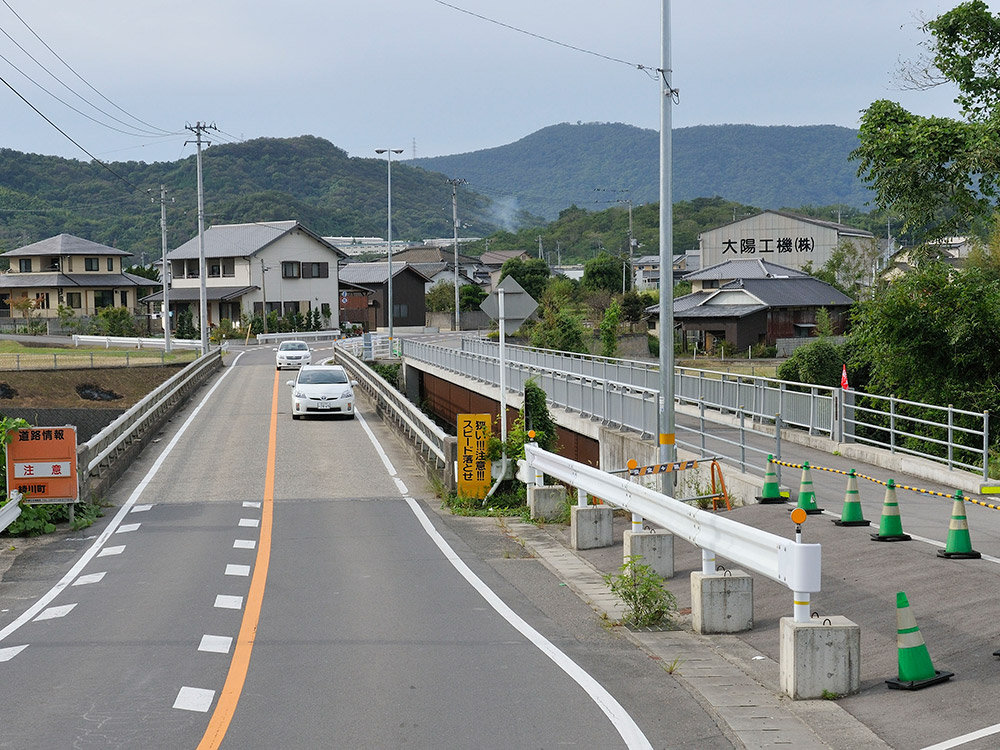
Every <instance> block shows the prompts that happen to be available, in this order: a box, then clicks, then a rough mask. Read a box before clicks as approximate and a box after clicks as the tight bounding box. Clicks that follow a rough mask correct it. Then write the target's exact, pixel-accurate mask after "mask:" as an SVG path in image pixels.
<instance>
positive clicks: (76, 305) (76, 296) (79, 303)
mask: <svg viewBox="0 0 1000 750" xmlns="http://www.w3.org/2000/svg"><path fill="white" fill-rule="evenodd" d="M66 304H67V305H69V306H70V307H72V308H73V309H74V310H79V309H80V308H81V307H83V294H82V293H80V292H66Z"/></svg>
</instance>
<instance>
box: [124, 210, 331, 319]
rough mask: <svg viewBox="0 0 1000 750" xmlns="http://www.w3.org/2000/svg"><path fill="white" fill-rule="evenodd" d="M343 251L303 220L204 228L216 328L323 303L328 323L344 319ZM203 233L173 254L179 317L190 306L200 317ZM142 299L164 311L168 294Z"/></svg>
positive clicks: (172, 295)
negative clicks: (222, 323)
mask: <svg viewBox="0 0 1000 750" xmlns="http://www.w3.org/2000/svg"><path fill="white" fill-rule="evenodd" d="M344 257H346V256H345V254H344V253H342V252H341V251H340V250H338V249H337V248H336V247H334V246H333V245H331V244H330V243H329V242H327V241H326V240H324V239H323V238H322V237H320V236H319V235H317V234H315V233H314V232H312V231H310V230H309V229H307V228H306V227H305V226H303V225H302V224H300V223H299V222H298V221H265V222H256V223H252V224H218V225H215V226H212V227H209V228H208V229H206V230H205V267H206V276H205V297H206V302H207V308H208V309H207V319H208V323H209V325H210V326H214V325H218V323H219V321H220V320H222V319H223V318H228V319H229V320H232V321H234V322H239V320H240V317H241V315H243V314H246V315H259V314H261V313H262V312H267V313H270V312H277V313H278V314H279V315H284V314H286V313H292V312H300V313H302V314H303V315H305V314H306V313H308V312H309V311H310V310H313V309H318V310H319V311H320V314H321V315H322V316H323V319H324V320H325V321H328V323H327V325H329V326H330V327H331V328H337V327H339V325H340V316H339V311H338V297H339V281H338V272H337V266H338V263H339V261H340V260H341V259H342V258H344ZM199 258H200V249H199V239H198V237H197V236H195V237H193V238H191V239H190V240H188V241H187V242H185V243H184V244H183V245H181V246H180V247H178V248H177V249H175V250H171V251H170V252H169V253H167V267H168V269H169V273H170V289H169V303H170V310H171V313H172V314H173V319H174V320H175V321H176V320H177V315H178V313H179V312H180V311H181V310H183V309H185V308H189V309H190V310H191V313H192V317H193V318H194V320H196V321H197V320H199V319H200V310H199V302H200V299H201V277H200V268H199ZM142 302H145V303H148V304H150V305H152V307H153V309H154V310H156V311H159V310H160V308H161V306H162V304H163V294H162V292H157V293H155V294H151V295H149V296H148V297H144V298H143V299H142Z"/></svg>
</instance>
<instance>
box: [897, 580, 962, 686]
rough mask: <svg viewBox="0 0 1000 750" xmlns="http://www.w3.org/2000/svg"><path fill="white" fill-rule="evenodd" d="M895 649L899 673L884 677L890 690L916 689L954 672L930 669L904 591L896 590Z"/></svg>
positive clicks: (946, 677)
mask: <svg viewBox="0 0 1000 750" xmlns="http://www.w3.org/2000/svg"><path fill="white" fill-rule="evenodd" d="M896 649H897V651H898V655H899V677H898V678H896V679H894V680H886V681H885V684H886V685H888V686H889V687H890V688H892V689H893V690H920V688H925V687H930V686H931V685H936V684H937V683H939V682H944V681H945V680H950V679H951V678H952V677H954V676H955V673H954V672H944V671H941V670H938V669H934V665H933V664H932V663H931V655H930V654H929V653H928V651H927V644H925V643H924V637H923V636H922V635H920V628H918V627H917V619H916V618H915V617H914V616H913V613H912V612H910V602H909V601H908V600H907V598H906V594H904V593H903V592H902V591H900V592H899V593H898V594H896Z"/></svg>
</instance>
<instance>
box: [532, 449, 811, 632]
mask: <svg viewBox="0 0 1000 750" xmlns="http://www.w3.org/2000/svg"><path fill="white" fill-rule="evenodd" d="M524 455H525V459H526V464H527V467H528V472H527V473H528V476H529V477H531V476H535V475H541V474H548V475H549V476H551V477H553V478H555V479H557V480H558V481H560V482H565V483H566V484H568V485H570V486H572V487H575V488H577V489H579V490H583V491H584V492H586V493H588V494H590V495H594V496H595V497H600V498H601V499H602V500H603V501H604V502H605V503H607V504H609V505H612V506H614V507H616V508H622V509H624V510H627V511H629V512H631V513H633V514H635V515H638V516H641V517H642V518H644V519H649V520H650V521H652V522H653V523H655V524H656V525H658V526H661V527H663V528H664V529H666V530H667V531H669V532H670V533H672V534H674V535H676V536H678V537H680V538H681V539H685V540H686V541H688V542H690V543H691V544H693V545H695V546H696V547H700V548H701V550H702V560H703V561H708V560H713V559H714V558H715V555H716V554H718V555H720V556H722V557H724V558H726V559H727V560H731V561H733V562H734V563H737V564H738V565H740V566H742V567H745V568H749V569H750V570H752V571H754V572H756V573H760V574H761V575H763V576H766V577H767V578H770V579H771V580H773V581H777V582H778V583H781V584H783V585H785V586H787V587H788V589H789V590H790V591H792V592H793V602H794V604H793V612H794V615H795V621H796V622H808V621H809V601H810V597H809V594H814V593H817V592H819V590H820V571H821V565H820V558H821V555H820V545H818V544H803V543H801V542H797V541H794V540H791V539H786V538H785V537H782V536H778V535H777V534H772V533H770V532H768V531H761V530H760V529H756V528H754V527H752V526H746V525H744V524H741V523H738V522H736V521H733V520H732V519H729V518H726V517H725V516H721V515H718V514H716V513H711V512H709V511H707V510H700V509H699V508H695V507H694V506H691V505H688V504H687V503H682V502H681V501H679V500H675V499H674V498H672V497H668V496H667V495H661V494H660V493H659V492H656V491H655V490H653V489H651V488H649V487H645V486H644V485H641V484H636V483H635V482H630V481H629V480H627V479H623V478H622V477H618V476H615V475H613V474H608V473H607V472H603V471H601V470H600V469H595V468H594V467H593V466H588V465H587V464H582V463H579V462H578V461H573V460H570V459H568V458H563V457H562V456H559V455H557V454H555V453H549V452H548V451H544V450H542V449H541V448H539V447H538V446H537V445H534V444H531V443H529V444H528V445H525V446H524ZM704 572H706V573H714V572H715V571H714V570H705V571H704Z"/></svg>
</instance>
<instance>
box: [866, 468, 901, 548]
mask: <svg viewBox="0 0 1000 750" xmlns="http://www.w3.org/2000/svg"><path fill="white" fill-rule="evenodd" d="M872 539H873V540H874V541H876V542H908V541H910V535H909V534H904V533H903V521H902V519H900V517H899V503H897V502H896V483H895V482H893V481H892V480H891V479H890V480H889V482H888V483H887V484H886V486H885V500H884V501H883V503H882V520H881V521H879V525H878V533H877V534H872Z"/></svg>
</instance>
